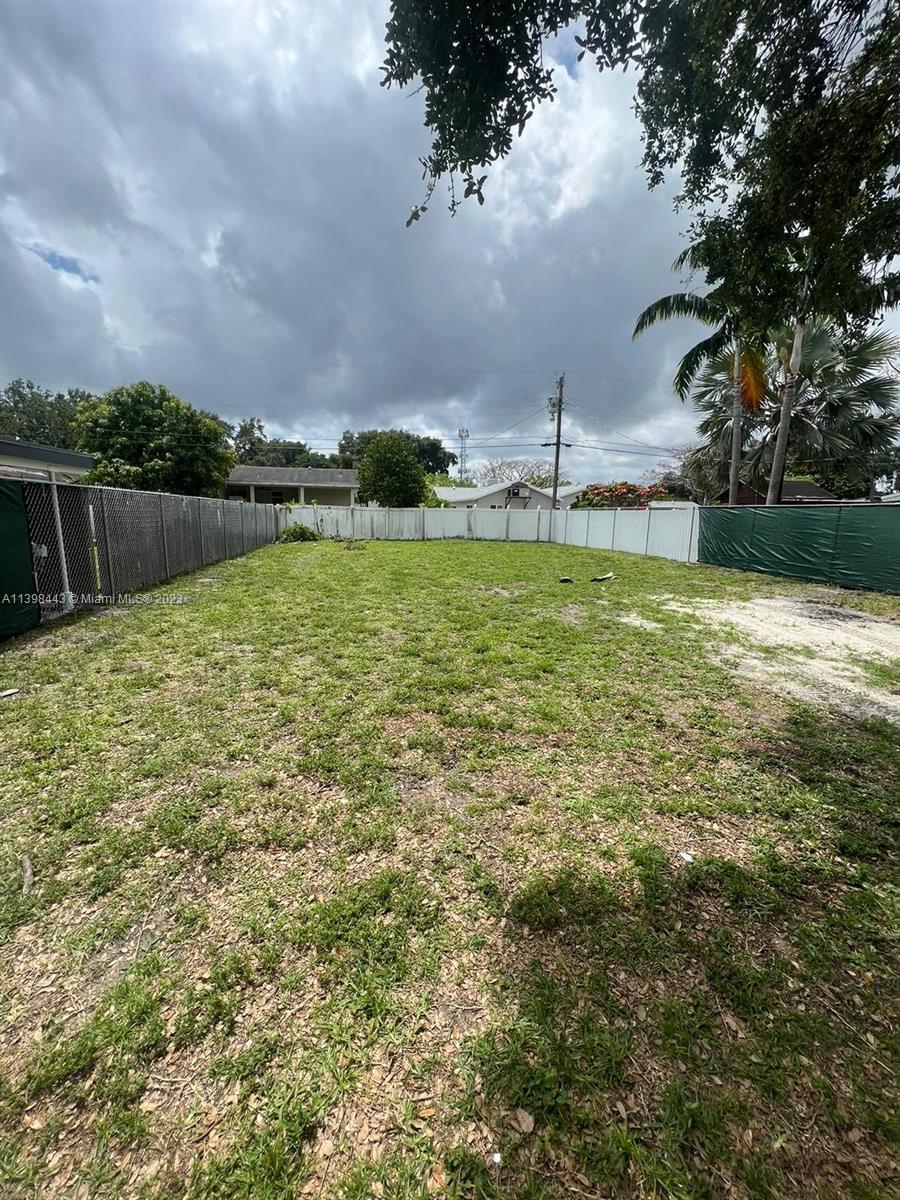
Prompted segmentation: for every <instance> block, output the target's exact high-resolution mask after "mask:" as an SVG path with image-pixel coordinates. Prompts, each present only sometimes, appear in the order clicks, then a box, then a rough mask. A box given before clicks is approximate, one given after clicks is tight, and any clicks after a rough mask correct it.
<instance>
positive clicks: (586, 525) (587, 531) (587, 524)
mask: <svg viewBox="0 0 900 1200" xmlns="http://www.w3.org/2000/svg"><path fill="white" fill-rule="evenodd" d="M590 544H591V509H588V510H587V520H586V521H585V523H584V546H585V549H587V547H588V546H589V545H590Z"/></svg>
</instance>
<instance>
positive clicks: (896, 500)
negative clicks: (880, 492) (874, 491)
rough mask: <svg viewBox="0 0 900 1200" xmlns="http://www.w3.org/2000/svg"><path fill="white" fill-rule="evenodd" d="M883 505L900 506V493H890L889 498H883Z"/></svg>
mask: <svg viewBox="0 0 900 1200" xmlns="http://www.w3.org/2000/svg"><path fill="white" fill-rule="evenodd" d="M881 503H882V504H900V492H890V493H889V494H888V495H887V496H882V497H881Z"/></svg>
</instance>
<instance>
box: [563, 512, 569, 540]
mask: <svg viewBox="0 0 900 1200" xmlns="http://www.w3.org/2000/svg"><path fill="white" fill-rule="evenodd" d="M565 513H566V519H565V521H563V541H564V542H565V544H566V545H567V546H568V544H569V510H568V509H566V510H565Z"/></svg>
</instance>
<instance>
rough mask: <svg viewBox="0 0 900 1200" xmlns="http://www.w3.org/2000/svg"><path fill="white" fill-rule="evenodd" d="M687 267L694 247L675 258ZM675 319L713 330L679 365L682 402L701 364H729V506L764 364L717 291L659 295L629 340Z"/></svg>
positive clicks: (693, 263) (678, 264) (676, 385)
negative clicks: (687, 319)
mask: <svg viewBox="0 0 900 1200" xmlns="http://www.w3.org/2000/svg"><path fill="white" fill-rule="evenodd" d="M685 265H689V266H693V267H696V266H698V265H699V263H698V261H697V259H696V253H695V248H694V247H693V246H688V247H687V249H686V250H684V251H682V253H681V254H680V255H679V256H678V258H676V259H675V262H674V263H673V264H672V269H673V270H676V271H677V270H679V269H680V268H681V267H683V266H685ZM673 317H690V318H692V319H693V320H695V321H700V322H701V323H702V324H703V325H712V326H714V331H713V333H711V334H710V335H709V337H707V338H703V339H702V340H701V341H699V342H698V343H697V344H696V346H692V347H691V349H690V350H688V352H687V354H685V356H684V357H683V358H682V360H681V362H680V363H679V364H678V369H677V370H676V372H675V378H674V379H673V381H672V387H673V389H674V391H675V395H676V396H677V397H678V399H679V400H681V401H682V403H683V402H684V401H685V399H686V398H687V396H688V395H689V394H690V391H691V387H692V385H693V383H694V380H695V379H696V377H697V375H698V373H699V372H700V371H701V370H702V368H703V366H704V364H707V363H709V362H711V361H714V360H718V359H719V358H720V357H721V356H722V355H723V353H725V352H726V348H728V349H727V354H728V357H729V360H730V362H731V368H730V370H731V374H730V380H731V383H730V387H731V424H730V429H729V437H730V442H731V453H730V465H729V471H728V503H729V504H737V494H738V488H739V486H740V474H741V446H742V443H743V432H742V429H743V417H744V409H745V408H746V409H748V410H749V411H751V412H752V411H754V409H755V408H756V407H757V406H758V404H759V403H760V401H761V399H762V393H763V390H764V385H763V373H762V362H761V359H760V356H759V353H758V351H757V350H756V348H755V346H754V344H753V343H752V341H750V340H749V339H747V338H744V337H742V335H741V325H740V320H739V318H738V316H737V314H736V313H734V312H733V311H732V310H731V309H730V308H729V307H728V305H727V304H726V303H725V302H724V300H723V298H722V296H721V294H720V290H719V289H716V288H714V289H713V290H712V291H711V292H708V293H707V295H705V296H701V295H699V293H697V292H673V293H672V294H671V295H669V296H662V297H660V299H659V300H656V301H654V303H653V304H650V305H648V306H647V308H645V309H644V311H643V312H642V313H641V315H640V316H639V317H638V319H637V322H636V323H635V326H634V331H633V333H632V335H631V336H632V338H636V337H639V336H640V334H642V333H643V332H644V330H646V329H649V328H650V327H651V326H652V325H658V324H659V322H660V321H668V320H671V319H672V318H673Z"/></svg>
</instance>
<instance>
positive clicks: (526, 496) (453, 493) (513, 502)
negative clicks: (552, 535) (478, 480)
mask: <svg viewBox="0 0 900 1200" xmlns="http://www.w3.org/2000/svg"><path fill="white" fill-rule="evenodd" d="M581 491H582V488H581V486H580V485H577V484H566V486H565V487H561V488H560V489H559V492H558V493H557V507H558V508H570V507H571V506H572V504H573V503H574V501H575V500H577V499H578V497H579V495H580V494H581ZM434 494H435V496H436V497H437V498H438V500H442V501H443V502H444V503H445V504H452V505H453V507H454V508H504V509H505V508H531V509H534V508H550V507H551V504H552V502H553V491H552V489H550V488H540V487H538V486H537V485H536V484H534V483H526V482H525V480H524V479H513V480H510V481H507V482H506V483H490V484H487V485H486V486H484V487H436V488H435V489H434Z"/></svg>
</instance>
